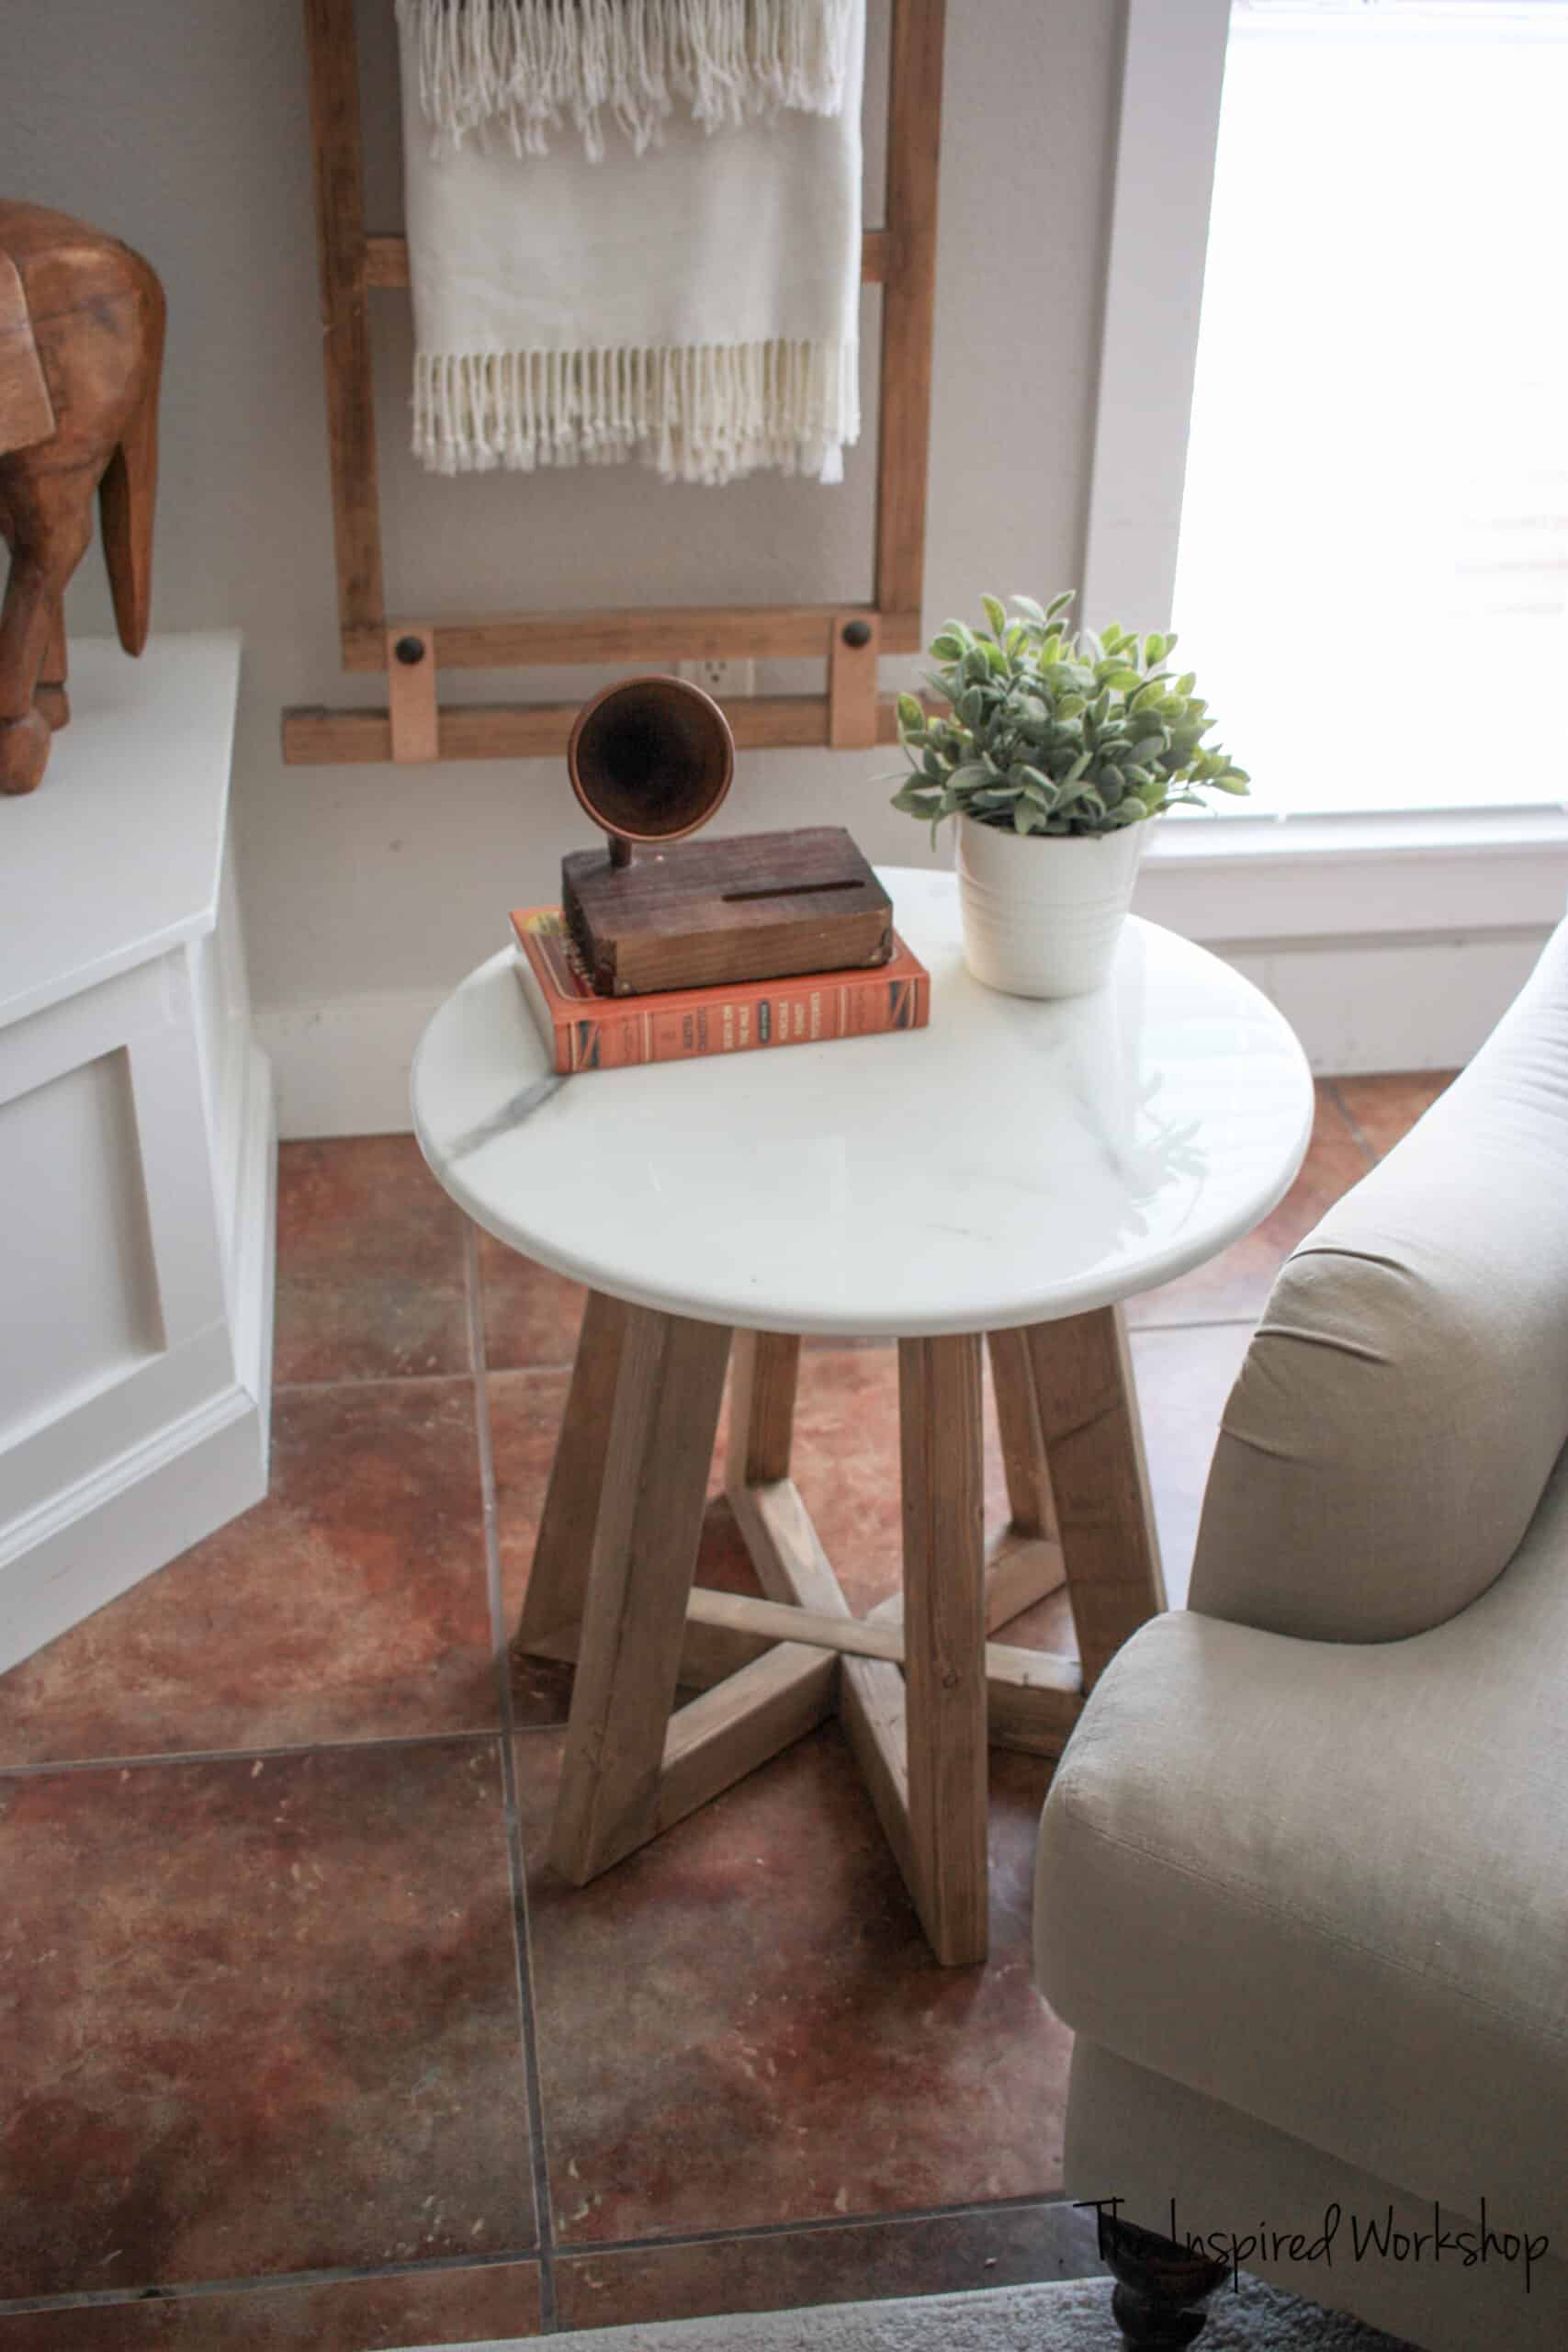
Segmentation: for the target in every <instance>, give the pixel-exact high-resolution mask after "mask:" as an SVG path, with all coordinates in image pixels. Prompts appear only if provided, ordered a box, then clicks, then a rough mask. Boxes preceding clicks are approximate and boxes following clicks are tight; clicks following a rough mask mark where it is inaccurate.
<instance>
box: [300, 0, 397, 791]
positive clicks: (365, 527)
mask: <svg viewBox="0 0 1568 2352" xmlns="http://www.w3.org/2000/svg"><path fill="white" fill-rule="evenodd" d="M305 45H306V54H307V58H308V60H309V64H310V133H311V151H312V154H313V158H314V166H315V190H316V240H317V250H318V256H319V263H320V275H321V330H322V332H321V359H322V366H323V368H324V370H325V379H326V395H327V457H328V461H329V464H330V466H331V469H332V485H333V543H334V548H335V552H336V560H337V593H338V620H339V624H340V628H341V629H342V630H343V631H344V632H345V633H346V632H348V631H350V630H358V629H363V628H373V629H374V630H375V631H376V632H377V633H378V635H379V633H380V630H381V628H382V626H383V616H384V614H385V611H386V596H385V592H384V590H383V586H382V575H381V519H380V490H379V483H378V470H377V458H376V401H375V389H374V382H373V378H372V373H371V360H370V335H369V326H368V322H367V317H366V307H365V170H364V161H363V155H362V152H361V139H360V114H359V61H358V52H357V49H356V46H355V24H354V0H305ZM381 756H382V757H383V758H389V757H390V756H391V752H390V745H389V747H388V750H387V751H386V752H383V753H382V755H381Z"/></svg>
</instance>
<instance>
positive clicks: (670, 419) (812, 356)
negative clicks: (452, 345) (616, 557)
mask: <svg viewBox="0 0 1568 2352" xmlns="http://www.w3.org/2000/svg"><path fill="white" fill-rule="evenodd" d="M858 379H859V368H858V355H857V352H856V347H855V345H853V344H852V343H796V342H785V341H783V340H775V341H773V342H771V343H741V344H704V345H688V346H686V347H685V348H680V349H671V350H625V349H623V350H595V351H517V352H444V353H431V352H423V351H422V352H420V353H418V354H417V356H416V357H415V360H414V393H413V413H414V423H413V452H414V455H415V457H416V458H420V459H421V460H422V461H423V464H424V465H425V466H426V467H427V468H428V469H430V470H431V471H432V472H434V473H443V474H457V473H484V472H489V471H490V470H491V469H493V468H495V467H497V466H506V467H509V468H512V469H516V470H519V471H522V472H525V473H531V472H532V471H533V470H534V469H535V467H536V466H575V465H579V464H587V465H613V464H615V463H618V462H622V461H624V460H625V459H626V458H630V457H632V456H633V455H634V454H635V455H637V456H639V457H640V458H641V459H642V461H643V463H644V464H645V465H648V466H653V467H656V468H657V469H658V470H659V472H660V475H661V476H662V477H663V479H664V480H665V481H690V482H710V483H717V482H728V481H739V480H740V479H741V478H742V476H744V475H746V474H749V473H751V472H753V471H754V470H755V469H757V468H758V467H761V466H767V467H773V468H776V469H777V470H778V471H779V472H781V473H786V474H794V473H799V474H804V475H806V476H807V478H808V479H809V480H812V481H822V482H836V481H842V480H843V470H844V469H843V451H844V449H845V447H847V446H849V445H850V444H851V443H852V442H854V441H855V440H857V439H858V438H859V435H860V388H859V380H858Z"/></svg>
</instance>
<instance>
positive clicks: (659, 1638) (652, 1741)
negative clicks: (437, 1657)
mask: <svg viewBox="0 0 1568 2352" xmlns="http://www.w3.org/2000/svg"><path fill="white" fill-rule="evenodd" d="M623 1314H624V1317H625V1322H624V1329H623V1332H622V1338H621V1345H620V1362H619V1369H618V1376H617V1378H616V1382H615V1409H614V1412H613V1413H612V1415H611V1417H610V1425H609V1431H608V1440H607V1444H606V1447H605V1452H604V1484H603V1488H602V1491H601V1495H600V1501H599V1510H598V1518H597V1523H596V1526H595V1530H594V1536H593V1549H592V1561H591V1564H590V1566H589V1571H588V1589H587V1593H586V1596H585V1606H584V1613H583V1620H582V1631H581V1639H580V1642H579V1646H578V1661H577V1680H576V1683H575V1685H574V1687H573V1691H572V1700H571V1717H570V1724H569V1725H568V1729H567V1741H566V1756H565V1760H564V1763H563V1766H562V1770H561V1784H560V1795H559V1798H558V1803H557V1806H556V1817H555V1826H554V1829H553V1832H552V1835H551V1840H550V1860H551V1861H552V1863H553V1864H554V1866H555V1868H556V1869H557V1870H558V1871H560V1872H561V1874H562V1875H563V1876H564V1877H566V1878H568V1879H570V1881H571V1882H572V1883H573V1884H574V1885H577V1886H581V1885H583V1884H585V1883H587V1881H588V1880H589V1879H591V1878H593V1877H596V1876H597V1874H598V1873H599V1871H604V1870H607V1869H608V1868H609V1867H610V1865H611V1863H612V1862H615V1861H618V1860H620V1858H621V1857H622V1856H623V1855H624V1854H627V1853H629V1852H631V1850H632V1849H633V1848H634V1847H637V1846H639V1845H641V1844H643V1843H644V1842H645V1840H646V1839H647V1838H649V1837H650V1836H652V1835H653V1834H654V1833H655V1831H656V1829H657V1827H658V1815H659V1791H660V1776H661V1771H662V1766H663V1758H664V1747H665V1736H666V1732H667V1729H668V1726H669V1723H670V1717H671V1710H672V1708H673V1704H674V1699H675V1684H676V1677H677V1673H678V1670H679V1668H680V1662H681V1645H682V1636H683V1634H684V1631H685V1623H686V1597H687V1595H688V1593H689V1592H690V1591H691V1589H692V1580H693V1576H694V1571H695V1568H696V1561H697V1545H698V1542H699V1540H700V1538H701V1535H702V1523H703V1505H704V1501H705V1497H706V1491H707V1477H708V1471H709V1468H710V1466H711V1464H712V1461H713V1449H714V1440H715V1438H716V1434H717V1430H718V1415H719V1406H720V1402H721V1400H722V1397H723V1394H724V1374H725V1367H726V1364H727V1363H728V1356H729V1340H730V1334H729V1332H728V1329H725V1328H724V1327H723V1326H721V1325H718V1324H713V1323H695V1322H692V1321H689V1320H688V1319H687V1318H685V1317H682V1316H673V1315H659V1314H655V1313H653V1312H652V1311H651V1310H650V1309H649V1308H647V1307H640V1306H628V1307H626V1308H624V1309H623Z"/></svg>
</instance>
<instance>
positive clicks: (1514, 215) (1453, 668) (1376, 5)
mask: <svg viewBox="0 0 1568 2352" xmlns="http://www.w3.org/2000/svg"><path fill="white" fill-rule="evenodd" d="M1565 122H1568V0H1482V4H1481V5H1476V0H1424V4H1421V5H1418V0H1237V5H1236V6H1235V7H1234V8H1233V10H1232V14H1231V23H1230V37H1229V45H1228V50H1227V53H1226V62H1225V78H1224V96H1223V100H1222V104H1221V112H1220V130H1219V140H1218V147H1217V152H1216V156H1215V166H1214V188H1213V210H1212V215H1211V222H1210V232H1209V246H1208V261H1207V268H1206V275H1205V278H1204V285H1203V298H1202V309H1201V323H1200V328H1199V335H1198V359H1197V371H1196V378H1195V383H1194V391H1193V409H1192V418H1191V431H1190V443H1189V448H1188V461H1187V477H1186V489H1185V494H1184V499H1183V504H1182V512H1181V527H1180V539H1179V555H1178V560H1177V571H1176V587H1175V595H1174V601H1173V615H1174V619H1175V624H1176V627H1177V628H1178V629H1179V632H1180V636H1181V649H1180V656H1179V658H1180V659H1181V660H1182V661H1183V662H1190V664H1191V666H1192V667H1194V668H1195V669H1196V670H1197V671H1198V673H1199V675H1200V678H1201V689H1202V691H1203V692H1204V693H1205V694H1206V695H1207V696H1208V698H1209V701H1210V704H1211V706H1212V707H1213V710H1214V711H1215V713H1216V715H1217V718H1218V720H1219V728H1218V730H1217V732H1218V737H1219V739H1220V740H1223V741H1224V743H1225V745H1226V747H1227V748H1228V749H1229V750H1230V751H1231V752H1233V753H1234V754H1235V757H1236V758H1237V759H1238V760H1239V761H1240V763H1241V764H1242V765H1243V766H1245V767H1247V768H1248V769H1249V770H1250V771H1251V773H1252V776H1253V797H1252V799H1251V800H1250V801H1243V802H1241V803H1239V804H1234V805H1235V806H1236V807H1237V808H1238V809H1240V810H1247V809H1252V810H1255V811H1257V812H1258V813H1269V812H1289V813H1292V814H1293V813H1297V812H1300V813H1332V812H1338V811H1347V810H1392V809H1458V808H1465V807H1470V808H1474V807H1478V806H1488V807H1493V808H1500V807H1512V808H1520V807H1530V806H1534V807H1540V805H1541V804H1557V805H1561V804H1562V803H1563V802H1564V801H1568V729H1564V727H1563V726H1562V722H1561V720H1560V718H1559V717H1558V715H1557V714H1558V712H1559V710H1560V708H1561V705H1562V695H1563V690H1564V688H1568V301H1565V300H1564V296H1563V288H1564V247H1565V245H1568V137H1564V135H1563V129H1562V126H1563V124H1564V123H1565ZM1325 736H1328V737H1330V738H1331V739H1332V741H1333V743H1334V744H1335V745H1336V746H1337V747H1340V748H1338V749H1337V750H1336V752H1335V753H1334V754H1333V755H1332V756H1325V749H1324V745H1325Z"/></svg>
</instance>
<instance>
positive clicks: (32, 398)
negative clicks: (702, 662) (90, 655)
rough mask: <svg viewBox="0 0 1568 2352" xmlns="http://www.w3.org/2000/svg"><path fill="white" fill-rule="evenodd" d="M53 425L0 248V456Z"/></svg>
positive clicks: (27, 323)
mask: <svg viewBox="0 0 1568 2352" xmlns="http://www.w3.org/2000/svg"><path fill="white" fill-rule="evenodd" d="M53 431H54V403H53V401H51V399H50V397H49V386H48V384H47V383H46V382H45V381H44V373H43V366H42V363H41V361H40V360H39V351H38V344H37V341H36V340H35V338H34V335H33V325H32V321H31V319H30V318H29V317H28V297H27V289H26V288H25V287H24V286H23V284H22V273H21V271H20V270H19V269H18V268H17V265H16V263H15V261H13V259H12V258H11V255H10V254H8V253H3V252H0V457H4V456H5V455H6V451H7V450H9V449H26V448H28V447H30V445H31V444H32V443H33V442H35V441H44V440H47V439H48V437H49V435H51V433H52V432H53ZM814 650H815V649H814Z"/></svg>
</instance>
